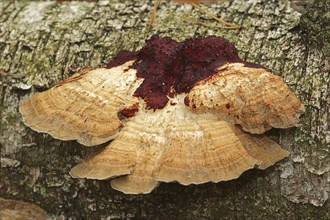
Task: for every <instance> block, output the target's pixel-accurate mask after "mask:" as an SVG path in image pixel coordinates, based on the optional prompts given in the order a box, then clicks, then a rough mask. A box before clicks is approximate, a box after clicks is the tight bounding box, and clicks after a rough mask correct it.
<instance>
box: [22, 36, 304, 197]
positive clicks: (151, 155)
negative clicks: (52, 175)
mask: <svg viewBox="0 0 330 220" xmlns="http://www.w3.org/2000/svg"><path fill="white" fill-rule="evenodd" d="M303 111H304V107H303V105H302V104H301V102H300V101H299V100H298V99H297V98H296V97H295V96H294V94H293V93H292V92H291V91H290V89H289V88H288V86H287V85H286V84H285V83H284V82H283V80H282V79H281V78H280V77H279V76H276V75H273V74H272V73H271V72H270V71H269V70H267V69H266V68H264V67H262V66H260V65H257V64H252V63H249V62H245V61H243V60H242V59H240V58H239V57H238V53H237V51H236V49H235V47H234V46H233V45H232V44H230V43H229V42H228V41H227V40H226V39H224V38H221V37H216V36H209V37H205V38H200V39H188V40H185V41H183V42H177V41H175V40H173V39H170V38H159V37H158V36H154V37H152V38H151V39H149V40H148V41H147V43H146V46H145V47H143V48H142V49H141V50H139V51H135V52H129V51H122V52H120V53H119V54H118V55H117V56H116V57H115V58H114V59H113V60H112V61H111V62H109V63H108V64H107V66H106V68H83V69H82V70H80V71H79V72H77V73H76V74H74V75H73V76H71V77H70V78H68V79H66V80H63V81H61V82H59V83H58V84H56V85H55V86H54V87H52V88H51V89H49V90H47V91H45V92H41V93H36V94H34V95H33V96H32V97H31V98H28V99H25V100H23V101H22V102H21V103H20V112H21V113H22V115H23V120H24V123H25V124H26V125H28V126H30V127H31V128H33V129H34V130H36V131H38V132H47V133H49V134H50V135H52V136H53V137H54V138H57V139H61V140H77V141H78V142H79V143H81V144H83V145H86V146H93V145H98V144H102V143H105V142H108V141H110V140H112V141H111V142H110V143H109V145H108V146H107V147H105V148H104V149H103V150H102V151H101V152H99V153H98V154H96V155H94V156H93V157H91V158H89V159H87V160H86V161H84V162H82V163H81V164H78V165H77V166H75V167H74V168H73V169H72V170H71V172H70V173H71V175H72V176H73V177H77V178H89V179H98V180H103V179H111V185H112V187H113V188H114V189H117V190H119V191H122V192H124V193H129V194H136V193H149V192H151V191H152V190H153V189H154V188H155V187H156V186H157V185H158V184H159V182H173V181H176V182H179V183H180V184H183V185H189V184H201V183H206V182H219V181H225V180H231V179H235V178H238V177H239V176H240V175H241V174H242V173H243V172H244V171H246V170H248V169H252V168H259V169H265V168H267V167H269V166H271V165H273V164H274V163H276V162H277V161H279V160H281V159H283V158H285V157H286V156H288V152H287V151H285V150H283V149H282V148H281V147H280V146H279V145H278V144H277V143H276V142H275V141H273V140H271V139H269V138H268V137H266V136H265V135H263V134H262V133H264V132H265V131H267V130H269V129H271V128H288V127H291V126H294V125H295V124H296V123H297V122H298V120H299V116H300V114H302V113H303Z"/></svg>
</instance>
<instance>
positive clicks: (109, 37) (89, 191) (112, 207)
mask: <svg viewBox="0 0 330 220" xmlns="http://www.w3.org/2000/svg"><path fill="white" fill-rule="evenodd" d="M151 8H152V4H151V2H150V1H119V0H116V1H115V0H110V1H109V2H108V1H100V2H64V3H58V2H53V1H35V2H33V1H17V2H12V1H9V0H8V1H7V0H4V1H0V79H1V81H0V95H1V96H0V100H1V102H0V109H1V112H0V114H1V115H0V116H1V117H0V146H1V173H0V178H1V179H0V197H4V198H13V199H19V200H24V201H31V202H35V203H37V204H39V205H40V206H41V207H42V208H44V209H45V210H46V211H47V212H48V213H50V214H52V215H53V216H59V215H63V216H65V217H74V218H77V219H82V218H85V219H100V218H110V219H112V218H117V219H131V218H150V219H155V218H165V217H167V218H169V219H284V218H286V219H317V218H319V219H322V218H323V219H325V218H327V216H328V217H329V216H330V211H329V210H330V202H329V200H328V196H329V192H330V186H329V185H330V184H329V182H330V165H329V164H330V156H329V145H330V131H329V130H330V129H329V120H330V116H329V115H330V113H329V102H330V97H329V93H330V92H329V91H330V85H329V84H330V76H329V69H330V68H329V59H330V58H329V57H330V49H329V48H330V42H329V39H330V36H329V33H330V28H329V25H330V21H329V20H330V15H329V13H328V11H330V5H329V2H328V1H327V0H317V1H315V2H314V3H313V4H312V5H311V6H310V8H309V9H307V13H306V14H304V15H302V14H301V13H299V12H297V11H295V10H293V9H292V8H290V3H288V2H287V1H285V0H280V1H272V0H252V1H240V0H232V1H227V2H224V3H223V4H220V5H214V6H212V7H210V8H209V9H210V10H211V11H212V12H214V13H216V14H217V15H218V16H219V17H222V18H224V19H226V20H228V21H232V22H235V23H238V24H240V25H241V26H242V28H241V29H239V30H231V31H225V30H220V29H216V28H206V27H203V26H200V25H194V24H187V23H184V22H183V21H182V20H180V18H179V16H181V15H187V16H191V17H195V18H203V19H208V18H207V17H206V16H205V15H203V14H202V13H201V12H199V11H197V10H195V9H193V8H192V7H190V6H186V5H178V4H174V3H169V2H165V1H164V2H163V3H162V4H161V6H160V9H159V11H158V17H157V22H156V24H155V26H154V28H153V29H152V31H151V32H149V33H146V32H144V28H145V27H146V24H147V21H148V17H149V14H150V9H151ZM207 21H210V22H211V20H207ZM155 33H157V34H159V35H161V36H170V37H172V38H175V39H176V40H184V39H186V38H188V37H199V36H206V35H211V34H214V35H219V36H224V37H226V38H227V39H229V40H230V41H231V42H233V43H234V44H235V45H236V47H237V48H238V50H239V52H240V55H241V57H242V58H244V59H247V60H249V61H252V62H255V63H259V64H262V65H264V66H266V67H267V68H269V69H271V70H272V71H273V72H274V73H276V74H278V75H281V76H283V77H284V79H285V81H286V82H287V83H288V84H289V85H290V87H291V89H292V90H293V91H294V92H295V93H296V95H297V96H298V97H300V98H301V99H302V100H303V102H304V104H305V106H306V113H305V114H304V115H303V117H302V120H301V126H299V127H297V128H292V129H286V130H274V131H272V132H270V133H269V135H270V136H272V137H273V138H275V139H276V140H277V141H278V142H279V143H280V144H281V146H283V148H285V149H287V150H289V151H290V152H291V155H290V157H289V158H287V159H285V160H283V161H282V162H280V163H278V164H277V165H276V166H274V167H272V168H269V169H267V170H266V171H257V170H251V171H248V172H246V173H244V174H243V175H242V176H241V177H240V178H239V179H237V180H233V181H228V182H222V183H218V184H213V183H209V184H203V185H198V186H195V185H191V186H188V187H185V186H181V185H179V184H176V183H171V184H161V185H160V186H159V187H158V188H157V189H156V190H155V191H154V192H152V193H151V194H148V195H125V194H122V193H120V192H117V191H114V190H113V189H112V188H111V187H110V186H109V182H108V181H93V180H84V179H80V180H78V179H72V178H71V177H70V176H69V174H68V173H69V170H70V168H71V167H73V166H74V165H75V164H77V163H78V162H79V161H81V160H82V159H83V158H86V156H87V155H88V154H89V153H91V152H92V151H93V150H94V149H91V148H86V147H83V146H80V145H79V144H77V143H76V142H72V141H71V142H63V141H59V140H54V139H52V138H51V137H50V136H48V135H46V134H39V133H36V132H34V131H32V130H31V129H29V128H27V127H26V126H24V125H23V124H22V121H21V117H20V114H19V112H18V102H19V100H20V99H22V98H23V97H25V96H28V95H30V94H31V93H33V92H35V91H41V90H45V89H47V88H49V87H50V86H51V85H53V84H54V83H55V82H58V81H59V80H61V79H64V78H66V77H68V76H69V75H70V74H72V73H73V72H74V71H76V70H77V69H79V68H80V67H82V66H102V65H104V63H106V62H107V61H108V60H110V59H111V57H112V56H113V55H114V54H116V53H117V52H118V51H119V50H123V49H128V50H135V49H138V48H140V47H142V46H143V45H144V42H145V40H146V39H148V38H149V37H150V36H151V35H153V34H155Z"/></svg>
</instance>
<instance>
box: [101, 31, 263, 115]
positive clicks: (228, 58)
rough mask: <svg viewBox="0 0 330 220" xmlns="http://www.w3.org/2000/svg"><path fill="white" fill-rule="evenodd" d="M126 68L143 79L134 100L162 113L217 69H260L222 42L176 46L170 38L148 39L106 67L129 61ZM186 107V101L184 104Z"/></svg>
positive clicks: (212, 39)
mask: <svg viewBox="0 0 330 220" xmlns="http://www.w3.org/2000/svg"><path fill="white" fill-rule="evenodd" d="M132 59H134V60H136V61H135V62H134V64H133V65H132V66H131V67H130V68H134V69H136V70H137V76H138V77H139V78H144V81H143V83H142V84H141V85H140V87H139V88H138V89H137V90H136V91H135V93H134V96H136V97H140V98H142V99H144V101H145V102H146V103H147V106H148V108H149V109H162V108H164V107H165V105H166V104H167V102H168V100H169V98H168V97H174V95H175V94H180V93H188V92H189V91H190V90H191V89H192V88H193V87H194V85H195V84H196V83H197V82H198V81H201V80H203V79H205V78H207V77H209V76H211V75H214V74H216V73H217V70H216V69H217V68H218V67H220V66H222V65H224V64H226V63H233V62H241V63H244V64H245V65H247V66H253V67H258V68H263V67H261V66H259V65H255V64H251V63H247V62H244V61H243V60H241V59H240V58H239V57H238V53H237V50H236V48H235V47H234V46H233V45H232V44H231V43H229V42H228V41H227V40H226V39H225V38H222V37H216V36H209V37H205V38H200V39H188V40H185V41H183V42H177V41H175V40H173V39H171V38H167V37H166V38H160V37H158V36H153V37H151V38H150V39H149V40H148V41H147V43H146V45H145V47H143V48H142V49H141V50H139V51H136V52H129V51H122V52H120V53H118V55H117V56H116V57H115V58H114V59H113V60H112V61H110V62H109V63H108V64H107V68H112V67H115V66H119V65H121V64H124V63H125V62H127V61H129V60H132ZM185 104H186V105H189V101H188V100H185Z"/></svg>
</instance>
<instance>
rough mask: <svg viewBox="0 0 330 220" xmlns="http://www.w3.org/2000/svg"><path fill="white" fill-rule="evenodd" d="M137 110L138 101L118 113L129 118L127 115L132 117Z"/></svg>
mask: <svg viewBox="0 0 330 220" xmlns="http://www.w3.org/2000/svg"><path fill="white" fill-rule="evenodd" d="M138 111H139V103H135V104H134V105H132V106H129V107H127V108H124V109H122V110H121V111H120V113H121V114H122V115H123V116H124V117H126V118H129V117H133V116H134V115H135V114H136V113H137V112H138Z"/></svg>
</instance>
